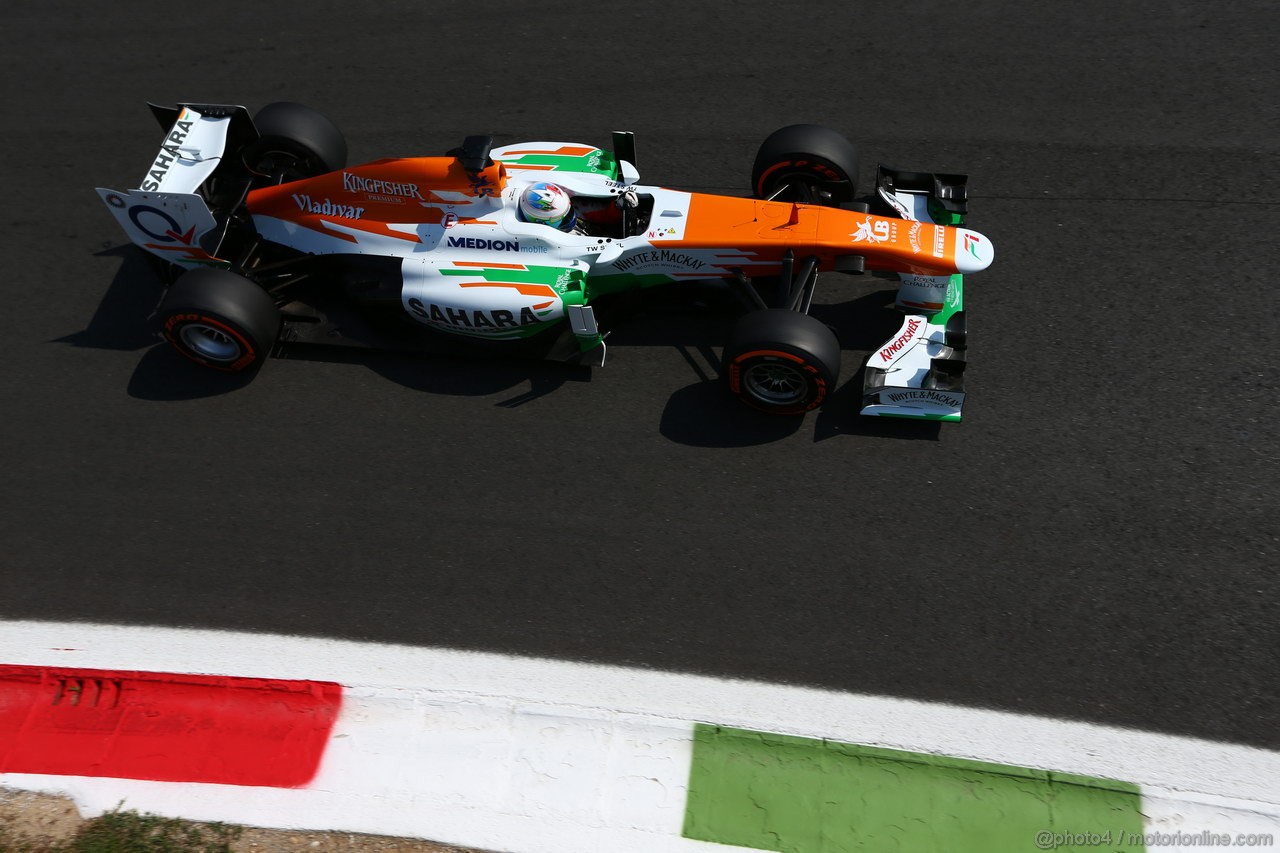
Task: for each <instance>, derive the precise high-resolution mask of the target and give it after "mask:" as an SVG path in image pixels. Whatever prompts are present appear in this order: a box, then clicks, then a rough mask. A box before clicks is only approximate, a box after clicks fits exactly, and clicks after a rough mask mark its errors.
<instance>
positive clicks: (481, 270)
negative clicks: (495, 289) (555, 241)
mask: <svg viewBox="0 0 1280 853" xmlns="http://www.w3.org/2000/svg"><path fill="white" fill-rule="evenodd" d="M565 273H569V274H570V276H573V275H575V274H576V276H577V277H578V278H581V277H582V273H581V272H578V271H577V270H572V269H569V268H568V267H535V266H529V267H528V268H527V269H522V270H513V269H502V268H500V267H469V268H465V269H464V268H461V267H458V268H455V269H442V270H440V274H441V275H457V276H471V277H474V278H482V279H484V280H485V281H511V282H517V283H520V284H549V285H554V284H555V283H556V282H558V281H560V279H561V276H564V275H565Z"/></svg>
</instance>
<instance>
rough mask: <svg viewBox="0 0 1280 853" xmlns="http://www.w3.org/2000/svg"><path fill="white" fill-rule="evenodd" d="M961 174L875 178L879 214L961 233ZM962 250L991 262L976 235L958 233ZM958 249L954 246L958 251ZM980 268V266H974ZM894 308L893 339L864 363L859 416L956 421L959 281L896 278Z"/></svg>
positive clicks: (960, 377) (961, 346)
mask: <svg viewBox="0 0 1280 853" xmlns="http://www.w3.org/2000/svg"><path fill="white" fill-rule="evenodd" d="M965 181H966V179H965V176H964V175H944V174H933V173H925V172H905V171H900V170H897V169H890V168H888V167H885V166H880V167H879V168H878V169H877V171H876V204H877V206H878V207H881V208H883V211H881V210H877V211H876V212H877V213H882V215H886V216H897V217H900V218H902V219H906V220H913V221H917V222H926V223H934V224H938V225H948V226H959V225H960V224H961V223H962V222H963V220H964V215H965V213H966V212H967V194H966V190H965ZM957 239H958V240H964V241H965V247H966V249H968V248H969V243H970V242H971V241H972V242H973V243H974V244H975V245H974V246H973V247H972V251H973V253H974V255H975V257H977V256H978V254H979V252H981V253H982V255H983V257H982V262H983V265H985V264H989V263H990V246H989V245H978V241H985V238H984V237H982V235H979V234H974V233H973V232H970V231H967V230H961V232H960V236H959V237H957ZM957 248H959V247H957ZM975 268H980V267H975ZM898 279H899V282H900V283H899V286H898V297H897V301H896V307H897V308H898V309H900V310H901V311H903V312H904V313H906V317H905V318H904V319H903V321H902V325H901V326H900V327H899V328H898V331H897V333H896V334H895V335H894V336H893V337H892V338H890V339H889V340H887V341H885V342H884V343H883V344H881V345H880V347H879V348H878V349H877V350H876V351H875V352H873V353H872V354H871V356H870V357H869V358H868V359H867V368H866V372H865V374H864V380H863V388H862V414H864V415H871V416H874V417H891V418H911V419H914V420H928V421H959V420H960V419H961V415H962V413H963V409H964V400H965V392H964V368H965V364H966V360H965V349H966V332H965V318H964V276H963V275H960V274H958V273H957V274H953V275H943V276H927V275H908V274H906V273H902V274H899V275H898Z"/></svg>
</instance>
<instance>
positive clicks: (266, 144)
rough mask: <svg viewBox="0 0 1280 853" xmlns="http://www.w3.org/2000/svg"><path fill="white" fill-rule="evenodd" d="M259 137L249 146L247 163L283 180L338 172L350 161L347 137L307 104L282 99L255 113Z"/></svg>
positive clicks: (252, 169)
mask: <svg viewBox="0 0 1280 853" xmlns="http://www.w3.org/2000/svg"><path fill="white" fill-rule="evenodd" d="M253 125H254V127H256V128H257V130H258V136H259V139H258V140H257V141H256V142H253V143H251V144H250V145H247V146H245V149H244V152H243V156H244V164H245V167H246V168H248V170H249V171H250V172H253V173H254V174H257V175H263V176H267V177H279V178H280V179H281V183H287V182H288V181H296V180H300V179H302V178H312V177H315V176H316V175H323V174H325V173H326V172H335V171H337V170H338V169H341V168H342V167H343V166H345V165H347V141H346V140H345V139H344V138H343V136H342V132H341V131H340V130H338V128H337V126H336V125H334V123H333V122H332V121H330V120H329V119H328V118H327V117H325V116H324V115H323V114H322V113H319V112H317V111H316V110H313V109H311V108H310V107H308V106H304V105H303V104H294V103H290V102H288V101H278V102H276V103H274V104H267V105H266V106H265V107H263V108H262V109H260V110H258V113H257V115H255V116H254V117H253Z"/></svg>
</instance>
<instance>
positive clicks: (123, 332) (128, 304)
mask: <svg viewBox="0 0 1280 853" xmlns="http://www.w3.org/2000/svg"><path fill="white" fill-rule="evenodd" d="M94 257H96V258H121V259H122V261H121V264H120V269H119V270H118V271H117V272H116V275H115V277H114V278H113V279H112V280H111V285H110V286H109V287H108V288H107V292H106V293H105V294H104V295H103V297H102V301H101V302H99V303H98V310H97V311H95V312H94V314H93V317H91V318H90V319H89V325H88V326H86V327H85V328H84V329H83V330H81V331H79V332H73V333H72V334H70V335H65V336H63V337H61V338H56V339H55V340H54V341H53V343H60V344H71V345H72V346H77V347H93V348H94V349H110V350H128V351H135V350H140V349H146V348H147V347H149V346H151V345H152V344H154V343H156V341H157V340H158V337H157V330H156V327H155V325H154V323H152V322H149V321H148V319H147V318H149V317H150V316H151V314H152V312H153V311H155V308H156V305H158V304H159V303H160V297H161V295H163V293H164V285H163V284H162V283H161V281H160V279H159V278H157V277H156V274H155V271H154V270H153V268H152V266H151V264H150V263H149V262H148V261H147V259H146V257H145V256H144V255H143V254H142V252H140V251H138V250H137V249H135V248H134V247H133V246H116V247H114V248H111V249H104V250H103V251H101V252H95V253H94Z"/></svg>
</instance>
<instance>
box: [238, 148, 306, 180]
mask: <svg viewBox="0 0 1280 853" xmlns="http://www.w3.org/2000/svg"><path fill="white" fill-rule="evenodd" d="M245 167H246V168H248V170H249V171H250V172H253V173H254V174H255V175H262V176H263V177H268V178H273V179H275V180H278V181H280V182H281V183H289V182H290V181H297V180H301V179H302V178H309V177H311V176H312V175H313V174H314V173H315V169H313V168H312V166H311V164H310V163H309V162H308V161H307V158H306V157H304V156H301V155H299V154H298V153H297V152H295V151H288V150H284V149H281V148H268V149H264V150H262V151H257V152H254V154H253V161H252V162H249V160H248V159H246V160H245Z"/></svg>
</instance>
